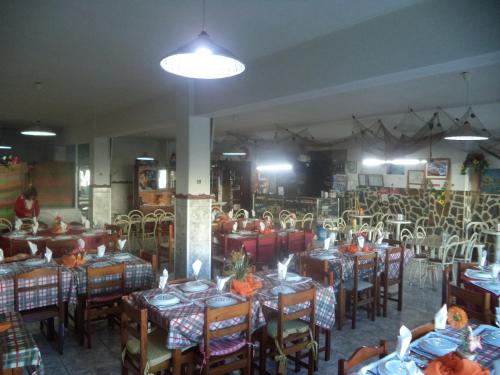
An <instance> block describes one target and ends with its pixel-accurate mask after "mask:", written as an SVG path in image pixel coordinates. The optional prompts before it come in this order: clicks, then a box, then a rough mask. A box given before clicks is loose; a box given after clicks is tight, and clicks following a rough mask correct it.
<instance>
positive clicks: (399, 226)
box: [396, 223, 401, 241]
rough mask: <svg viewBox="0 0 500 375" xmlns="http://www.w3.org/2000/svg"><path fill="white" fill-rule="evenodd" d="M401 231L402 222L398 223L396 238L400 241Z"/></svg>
mask: <svg viewBox="0 0 500 375" xmlns="http://www.w3.org/2000/svg"><path fill="white" fill-rule="evenodd" d="M400 233H401V224H399V223H397V225H396V240H397V241H399V240H400V238H399V235H400Z"/></svg>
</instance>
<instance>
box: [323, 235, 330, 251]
mask: <svg viewBox="0 0 500 375" xmlns="http://www.w3.org/2000/svg"><path fill="white" fill-rule="evenodd" d="M331 241H332V240H331V238H330V237H327V238H326V239H325V241H324V242H323V250H328V249H329V248H330V242H331Z"/></svg>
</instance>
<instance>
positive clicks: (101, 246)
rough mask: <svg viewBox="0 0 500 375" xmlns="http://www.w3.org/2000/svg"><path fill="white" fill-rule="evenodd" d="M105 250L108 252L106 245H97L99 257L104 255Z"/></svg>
mask: <svg viewBox="0 0 500 375" xmlns="http://www.w3.org/2000/svg"><path fill="white" fill-rule="evenodd" d="M105 252H106V246H104V245H99V246H97V256H98V257H99V258H101V257H103V256H104V253H105Z"/></svg>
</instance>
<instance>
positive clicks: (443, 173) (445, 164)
mask: <svg viewBox="0 0 500 375" xmlns="http://www.w3.org/2000/svg"><path fill="white" fill-rule="evenodd" d="M449 175H450V159H432V160H431V161H429V162H428V163H427V164H426V166H425V178H431V179H433V180H447V179H448V177H449Z"/></svg>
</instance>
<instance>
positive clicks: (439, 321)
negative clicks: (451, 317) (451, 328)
mask: <svg viewBox="0 0 500 375" xmlns="http://www.w3.org/2000/svg"><path fill="white" fill-rule="evenodd" d="M447 319H448V308H447V306H446V304H444V305H443V306H442V307H441V308H440V309H439V311H438V312H437V313H436V315H434V328H435V329H445V328H446V321H447Z"/></svg>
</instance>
